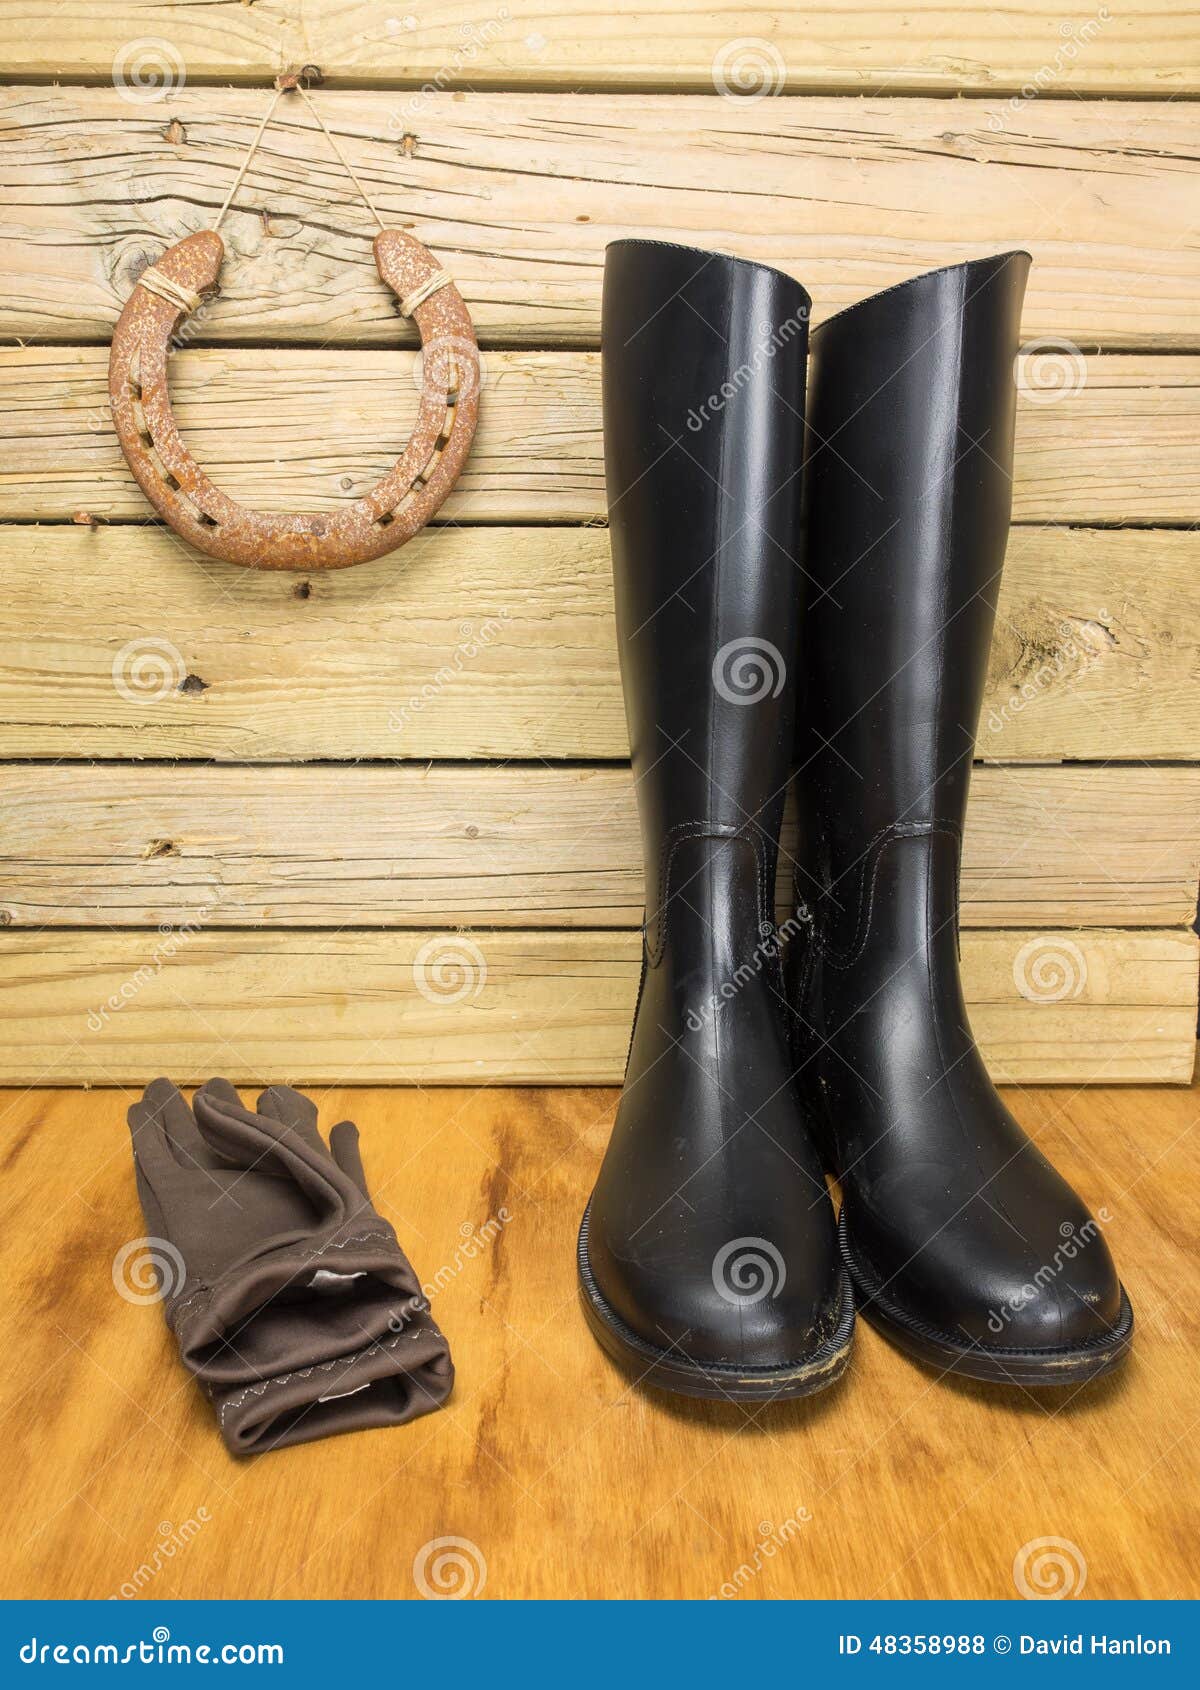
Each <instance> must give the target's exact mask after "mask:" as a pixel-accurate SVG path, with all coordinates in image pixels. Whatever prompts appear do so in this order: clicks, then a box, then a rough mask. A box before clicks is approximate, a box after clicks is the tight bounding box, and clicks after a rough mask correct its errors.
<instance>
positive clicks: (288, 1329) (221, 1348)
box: [129, 1079, 454, 1455]
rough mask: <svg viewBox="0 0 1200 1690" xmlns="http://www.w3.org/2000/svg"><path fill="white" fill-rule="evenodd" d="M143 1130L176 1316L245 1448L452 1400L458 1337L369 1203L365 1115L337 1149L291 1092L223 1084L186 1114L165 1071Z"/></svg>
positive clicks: (224, 1426)
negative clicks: (252, 1101) (361, 1143)
mask: <svg viewBox="0 0 1200 1690" xmlns="http://www.w3.org/2000/svg"><path fill="white" fill-rule="evenodd" d="M129 1126H130V1130H131V1132H132V1134H133V1158H134V1168H135V1171H136V1175H137V1186H138V1195H139V1197H140V1199H141V1204H142V1212H143V1214H144V1215H145V1218H146V1231H147V1233H148V1234H149V1235H150V1240H151V1245H152V1251H151V1254H152V1255H154V1256H159V1257H161V1258H162V1259H163V1260H164V1261H165V1263H166V1266H165V1267H163V1268H160V1269H159V1273H160V1279H161V1280H162V1281H163V1282H164V1283H163V1286H162V1288H163V1290H164V1292H165V1313H166V1317H167V1325H168V1326H169V1327H170V1328H171V1330H172V1331H173V1332H174V1334H175V1336H176V1338H177V1339H178V1341H179V1349H180V1353H181V1355H182V1357H183V1361H184V1364H185V1366H187V1367H188V1368H189V1369H190V1370H191V1372H192V1373H194V1374H195V1375H196V1377H197V1379H199V1380H200V1382H201V1384H202V1385H203V1387H204V1389H205V1390H206V1391H207V1392H208V1395H209V1396H210V1397H211V1398H212V1401H213V1405H214V1407H215V1409H216V1412H217V1420H218V1423H219V1425H220V1428H221V1434H222V1436H223V1437H224V1439H225V1443H226V1445H227V1446H228V1448H229V1449H230V1451H231V1452H232V1453H233V1454H234V1455H251V1454H257V1453H258V1452H259V1451H260V1450H266V1449H276V1448H279V1447H280V1446H281V1445H283V1444H296V1443H305V1442H307V1441H309V1440H310V1439H313V1438H323V1437H327V1436H329V1435H330V1434H332V1433H334V1432H347V1431H355V1430H358V1429H360V1428H363V1427H368V1426H398V1425H402V1424H403V1423H404V1422H405V1421H406V1420H414V1419H416V1417H417V1416H418V1415H420V1414H426V1413H428V1412H429V1411H430V1410H431V1409H434V1408H439V1407H440V1406H441V1405H442V1403H444V1402H445V1400H446V1398H447V1397H448V1396H449V1395H450V1391H451V1388H452V1387H453V1384H454V1368H453V1365H452V1363H451V1360H450V1351H449V1347H448V1346H447V1344H446V1340H445V1339H444V1338H443V1336H442V1334H441V1332H440V1331H439V1330H438V1328H437V1326H436V1325H435V1323H434V1320H433V1317H432V1315H431V1314H430V1312H429V1305H428V1302H427V1301H426V1299H425V1297H424V1295H423V1294H422V1291H421V1287H420V1283H419V1281H418V1280H417V1277H416V1275H415V1274H414V1273H413V1270H412V1268H411V1267H410V1266H409V1264H408V1261H407V1259H406V1257H405V1256H404V1253H403V1252H402V1250H401V1249H400V1245H399V1243H398V1242H397V1240H396V1234H395V1233H394V1232H393V1230H392V1228H391V1227H390V1226H389V1225H388V1223H387V1221H385V1220H384V1219H383V1217H382V1216H381V1215H380V1214H379V1213H378V1212H377V1211H376V1209H375V1207H374V1205H373V1204H372V1202H371V1198H370V1195H369V1193H368V1191H367V1182H366V1177H365V1175H364V1173H363V1165H362V1158H361V1156H360V1154H359V1149H358V1130H357V1128H356V1127H355V1126H354V1124H353V1123H352V1122H350V1121H342V1122H340V1123H339V1125H338V1126H336V1127H334V1128H333V1130H332V1132H331V1133H330V1135H329V1144H328V1146H326V1144H325V1141H324V1140H323V1139H322V1137H321V1135H320V1133H319V1132H318V1130H317V1110H316V1106H315V1105H314V1104H313V1103H312V1102H311V1101H310V1099H308V1098H307V1097H305V1096H303V1094H302V1093H300V1092H298V1091H293V1090H292V1089H291V1088H290V1087H289V1086H272V1087H271V1088H270V1089H269V1090H268V1091H265V1092H263V1094H262V1096H261V1097H260V1098H259V1100H258V1108H257V1111H253V1110H250V1109H247V1108H246V1107H245V1105H244V1104H243V1103H242V1101H241V1099H240V1098H239V1096H238V1094H237V1092H236V1091H235V1090H234V1088H233V1086H231V1085H230V1083H229V1081H228V1080H220V1079H214V1080H209V1081H207V1082H206V1084H205V1085H203V1086H201V1088H200V1090H199V1091H198V1092H197V1093H196V1096H195V1101H194V1104H193V1106H192V1107H191V1108H189V1107H188V1104H187V1102H186V1101H185V1099H184V1098H183V1097H182V1095H181V1094H180V1092H179V1090H178V1089H177V1088H176V1087H175V1086H173V1085H172V1084H171V1082H170V1081H169V1080H165V1079H162V1080H155V1081H154V1082H153V1083H152V1084H151V1085H150V1086H148V1087H147V1089H146V1092H145V1095H144V1096H143V1098H142V1100H141V1102H140V1103H135V1104H134V1105H133V1107H132V1108H131V1109H130V1111H129ZM155 1243H160V1244H165V1245H166V1246H168V1248H167V1250H166V1251H158V1252H156V1251H154V1250H153V1245H154V1244H155ZM172 1268H177V1269H178V1272H177V1273H174V1274H172V1272H171V1269H172ZM180 1281H181V1282H180Z"/></svg>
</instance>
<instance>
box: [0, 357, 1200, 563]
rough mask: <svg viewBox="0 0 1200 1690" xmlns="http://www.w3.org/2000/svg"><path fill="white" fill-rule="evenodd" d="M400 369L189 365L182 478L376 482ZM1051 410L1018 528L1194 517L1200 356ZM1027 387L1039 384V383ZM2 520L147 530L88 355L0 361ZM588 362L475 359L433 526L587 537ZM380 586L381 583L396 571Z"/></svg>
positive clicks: (1030, 395)
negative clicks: (530, 526) (469, 422)
mask: <svg viewBox="0 0 1200 1690" xmlns="http://www.w3.org/2000/svg"><path fill="white" fill-rule="evenodd" d="M413 363H414V359H413V355H412V354H410V353H406V352H389V353H382V352H344V351H343V352H338V351H321V352H314V351H307V350H296V349H291V350H278V349H275V350H265V349H254V348H239V349H237V350H236V351H227V350H218V349H197V350H193V351H185V352H182V353H180V354H179V355H178V356H177V357H176V358H175V359H174V361H173V364H172V397H173V400H174V408H175V413H176V415H177V417H178V419H179V423H180V427H181V428H182V430H183V432H184V435H185V437H186V438H187V440H188V443H189V444H190V446H191V447H192V450H193V451H194V452H195V454H196V457H197V458H198V460H199V461H200V462H201V463H202V464H203V465H204V467H205V468H206V469H207V470H208V472H209V473H210V474H211V475H212V477H213V479H214V480H215V481H216V482H217V484H218V485H219V486H221V487H223V488H224V490H225V491H226V492H227V493H229V494H231V495H232V496H233V497H234V498H236V499H239V500H241V502H242V503H243V504H247V505H251V506H255V507H257V508H260V509H265V510H272V511H290V510H336V509H337V508H338V507H339V506H341V505H344V504H345V502H346V501H347V500H348V499H355V498H359V497H361V495H362V494H363V493H365V492H366V491H368V490H369V489H370V488H371V487H372V486H373V485H374V483H375V482H376V481H377V480H378V479H379V477H380V476H381V475H383V474H384V473H385V471H386V470H388V469H390V468H391V466H392V463H393V462H394V460H395V458H396V456H397V454H398V453H399V452H400V451H401V450H402V448H403V446H404V443H405V440H406V438H407V430H408V428H409V426H410V425H411V423H412V421H413V419H414V418H415V414H416V404H417V392H416V387H415V385H414V382H413V380H412V371H413ZM1029 368H1030V370H1031V371H1032V372H1034V379H1043V378H1045V379H1048V378H1049V377H1051V376H1052V375H1053V374H1054V372H1055V370H1061V371H1063V373H1065V376H1066V381H1067V386H1066V388H1065V389H1064V390H1062V397H1061V398H1060V399H1059V400H1058V402H1056V403H1047V402H1045V400H1046V393H1045V390H1044V389H1042V388H1036V387H1027V388H1026V389H1025V390H1024V391H1020V390H1019V402H1018V416H1017V454H1016V465H1015V483H1014V505H1013V511H1014V516H1015V519H1016V520H1017V521H1018V522H1056V523H1075V524H1084V523H1105V524H1118V523H1172V524H1173V523H1189V522H1191V521H1192V520H1193V518H1194V516H1195V512H1196V510H1197V508H1200V357H1157V356H1149V355H1147V356H1137V355H1125V356H1120V355H1118V356H1112V357H1105V356H1096V357H1093V358H1089V359H1086V360H1082V361H1081V362H1080V363H1079V364H1078V366H1075V365H1072V364H1071V363H1070V361H1068V364H1067V365H1066V366H1065V369H1064V367H1063V366H1061V365H1060V364H1058V363H1057V361H1056V359H1055V357H1054V355H1053V354H1050V355H1048V357H1047V358H1046V359H1044V360H1038V359H1035V360H1033V361H1032V363H1031V364H1030V365H1029ZM1038 372H1041V377H1039V376H1038ZM0 411H2V412H3V414H4V416H5V418H6V427H5V431H4V437H3V440H2V442H0V517H3V518H5V519H7V520H9V521H35V522H36V521H46V520H52V521H53V520H65V519H69V518H70V517H71V516H72V515H73V514H74V513H75V512H76V511H79V510H88V511H91V512H93V513H94V514H96V515H100V516H106V517H109V518H111V519H114V520H126V519H131V520H134V521H137V522H142V521H145V519H146V518H147V516H149V515H151V514H152V513H151V510H150V506H149V505H148V504H147V503H146V500H145V499H144V497H143V496H142V493H141V491H140V490H139V488H138V486H137V484H136V482H135V481H134V479H133V477H132V475H131V474H130V472H129V470H128V468H127V466H126V464H125V461H124V459H123V458H122V456H121V451H120V447H119V446H118V444H117V438H116V434H115V432H114V430H113V427H112V423H111V419H110V415H109V409H108V353H107V350H106V349H104V348H101V347H26V348H8V349H4V350H0ZM604 510H605V501H604V456H603V441H602V429H601V408H600V359H599V357H598V355H597V354H595V353H570V352H558V353H547V352H541V353H538V352H488V353H485V355H484V392H483V396H482V401H481V405H480V424H479V432H478V434H477V436H476V439H475V444H474V447H473V450H472V453H471V457H470V459H469V461H468V463H467V466H466V469H465V471H464V473H463V475H462V477H461V479H460V481H459V483H458V486H457V488H456V489H455V491H454V492H453V493H452V494H451V495H450V498H449V499H448V500H447V502H446V504H445V505H444V506H443V508H442V512H441V520H443V521H456V522H550V521H553V522H578V521H591V520H595V519H598V518H602V517H603V515H604ZM393 567H394V566H393Z"/></svg>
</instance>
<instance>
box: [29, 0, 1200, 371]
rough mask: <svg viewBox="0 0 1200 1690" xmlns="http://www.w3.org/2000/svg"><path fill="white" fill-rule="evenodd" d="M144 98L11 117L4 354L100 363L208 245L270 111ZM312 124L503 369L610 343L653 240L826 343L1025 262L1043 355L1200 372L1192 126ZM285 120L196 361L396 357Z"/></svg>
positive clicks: (372, 105) (665, 118) (901, 113)
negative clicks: (174, 257) (1118, 354)
mask: <svg viewBox="0 0 1200 1690" xmlns="http://www.w3.org/2000/svg"><path fill="white" fill-rule="evenodd" d="M206 19H207V10H206ZM595 21H596V25H597V27H604V28H608V27H609V23H608V18H607V15H606V14H604V13H602V12H597V13H596V15H595ZM204 27H205V28H206V29H208V28H211V24H210V23H209V22H207V21H206V23H205V25H204ZM802 27H807V15H805V17H804V19H803V22H802ZM167 34H168V39H169V37H170V32H169V31H168V32H167ZM613 40H614V46H616V45H617V44H618V43H619V40H620V38H619V36H616V35H614V37H613ZM1170 62H1173V63H1175V64H1179V63H1181V62H1182V61H1180V60H1179V59H1175V60H1173V61H1170ZM131 92H132V90H131V89H129V88H124V89H113V88H83V89H80V88H61V87H59V88H54V89H52V90H45V89H39V88H31V87H18V88H10V89H8V90H7V91H3V92H0V122H2V123H3V127H4V129H5V130H6V131H7V139H6V142H5V159H6V164H7V170H6V172H5V176H4V182H5V188H4V199H5V211H4V218H3V224H2V227H3V238H2V241H0V334H2V335H4V336H5V337H21V338H26V339H42V340H53V339H73V338H87V337H107V336H108V335H109V334H110V333H111V330H112V325H113V322H114V321H115V318H116V316H117V313H118V311H119V310H120V308H121V305H122V304H123V302H124V300H125V298H126V297H127V295H128V293H129V291H130V289H131V288H132V287H133V285H134V283H135V281H136V278H137V276H138V274H139V273H140V270H141V268H142V267H143V266H144V265H145V264H146V263H147V262H150V261H152V260H153V259H154V258H156V257H157V256H158V255H159V254H160V253H161V252H162V250H163V249H164V247H166V246H169V245H172V244H173V243H174V242H176V241H178V240H179V239H180V238H181V237H182V236H183V235H185V234H188V233H190V232H191V231H193V230H194V229H199V228H204V227H206V226H208V225H209V224H211V222H212V220H213V219H214V218H215V216H216V213H217V209H218V207H219V206H220V205H221V203H222V201H223V200H224V198H225V195H226V192H227V190H228V189H229V188H230V186H231V185H232V183H233V180H234V176H235V174H236V172H237V170H238V168H239V166H240V163H241V161H242V159H243V157H244V155H245V153H246V150H247V148H248V146H249V143H250V141H251V139H252V136H253V134H254V131H255V129H256V127H257V124H258V121H259V119H260V118H261V117H262V115H263V114H264V113H265V110H266V105H267V101H268V99H269V97H270V95H269V92H268V90H266V89H265V88H264V89H258V90H249V89H243V90H236V89H229V88H222V89H208V88H183V89H176V90H175V91H173V92H172V93H171V94H170V96H169V97H168V98H165V99H163V100H161V101H158V102H152V103H149V104H146V103H141V102H139V101H136V100H133V99H130V98H129V97H128V96H129V95H130V93H131ZM319 98H320V100H321V110H322V113H323V115H324V117H325V119H326V121H327V122H328V124H329V125H330V126H331V128H332V129H333V130H334V131H335V132H336V133H337V134H338V135H339V137H340V138H341V140H342V142H343V144H344V146H345V148H346V149H348V152H349V156H350V157H351V161H352V163H353V164H354V166H355V168H356V170H357V171H358V172H359V174H360V176H361V177H362V179H363V181H364V182H365V184H366V186H367V188H368V190H369V191H370V193H371V194H372V196H373V197H374V199H375V200H376V203H377V204H378V205H379V208H380V211H381V214H382V216H383V217H384V219H385V221H391V222H393V223H398V224H402V225H404V226H405V227H409V228H413V229H415V230H416V232H417V233H418V234H419V235H420V236H421V238H422V239H423V240H425V241H427V242H428V244H429V245H430V246H431V247H432V248H433V249H434V250H435V251H436V252H437V254H438V255H439V257H440V258H441V259H442V260H443V262H444V263H445V264H446V265H447V267H448V268H449V269H451V270H452V271H453V272H454V275H455V277H456V278H457V280H458V282H459V284H460V286H461V287H462V290H463V293H464V295H465V297H466V300H467V303H468V305H469V306H470V308H471V311H472V313H473V315H474V318H475V321H476V324H477V326H478V328H479V330H480V333H481V335H482V336H483V337H484V338H485V340H487V341H489V342H500V343H523V344H532V345H535V346H544V345H547V344H565V343H572V344H580V345H592V346H594V345H596V344H597V341H598V335H599V311H600V286H601V277H602V272H603V261H604V248H605V245H606V244H607V243H608V242H609V241H610V240H613V239H616V238H618V237H621V236H628V235H648V236H653V237H655V238H660V239H666V240H673V241H681V242H683V243H685V244H688V245H693V246H699V247H704V248H714V247H715V248H719V249H722V250H728V251H731V252H736V253H740V254H742V255H744V256H746V257H750V258H757V259H761V260H762V261H764V262H765V263H769V264H776V265H778V266H780V267H781V268H782V269H784V270H787V271H790V272H792V273H793V274H795V275H796V276H798V277H799V278H800V279H801V280H802V281H803V282H804V284H805V286H806V287H807V288H808V289H809V291H810V293H811V294H812V297H813V300H814V303H815V309H814V316H815V318H816V319H817V320H820V319H821V318H823V317H824V316H826V315H828V314H829V313H830V312H831V311H834V310H836V309H838V308H840V307H841V306H843V305H847V304H850V303H851V302H853V301H854V300H856V299H860V298H862V297H863V296H865V295H867V294H869V293H872V292H874V291H875V290H876V289H878V288H883V287H887V286H888V285H890V284H891V283H894V282H897V281H901V280H903V279H904V278H905V277H908V276H912V275H916V274H917V273H918V272H920V271H922V270H926V269H930V268H932V267H934V266H937V265H940V264H946V263H952V262H955V261H957V260H959V259H964V258H970V257H979V256H982V255H984V254H986V253H991V252H996V251H1002V250H1004V249H1005V248H1006V247H1016V246H1025V247H1028V249H1029V250H1030V251H1031V252H1032V254H1033V258H1034V265H1033V272H1032V275H1031V278H1030V282H1029V289H1028V294H1027V299H1026V309H1025V316H1024V333H1025V335H1026V336H1029V337H1038V336H1044V335H1065V336H1067V337H1069V338H1070V339H1071V340H1073V341H1075V342H1078V343H1079V344H1080V345H1083V346H1106V347H1109V348H1122V347H1124V348H1142V349H1145V350H1153V349H1156V348H1159V349H1166V348H1183V347H1191V348H1195V347H1196V345H1197V340H1198V334H1197V326H1196V315H1195V298H1196V291H1197V285H1198V283H1200V249H1198V248H1197V246H1196V244H1195V243H1194V242H1191V241H1189V240H1187V239H1186V238H1184V233H1183V232H1185V231H1186V230H1187V229H1188V228H1190V227H1191V224H1192V221H1193V219H1194V207H1195V204H1196V201H1197V196H1198V194H1200V155H1198V154H1197V149H1196V144H1195V120H1194V117H1193V115H1192V112H1191V109H1190V108H1189V106H1188V105H1187V104H1186V103H1184V102H1179V103H1174V104H1173V103H1171V102H1170V101H1167V100H1164V101H1147V102H1139V103H1137V104H1136V105H1133V106H1124V105H1120V106H1114V105H1112V104H1109V103H1107V102H1104V101H1081V100H1077V99H1071V98H1067V99H1047V98H1040V99H1033V100H1026V101H1023V102H1022V101H1018V102H1017V103H1016V105H1015V106H1014V105H1013V103H1012V102H1011V101H1005V100H983V99H979V100H976V99H972V100H963V101H954V102H949V101H946V100H944V99H893V98H879V97H873V98H867V99H853V100H846V99H830V98H823V97H819V96H815V97H811V98H803V99H792V98H783V99H766V100H761V101H759V102H757V103H755V104H752V105H750V106H747V105H746V104H744V103H743V102H742V101H740V100H737V99H731V98H723V97H721V96H720V95H717V94H711V95H708V96H694V97H692V96H688V97H680V96H649V95H624V96H622V95H596V94H528V93H496V94H491V93H471V94H467V93H439V92H436V91H435V92H430V93H425V92H418V93H416V94H414V95H413V96H410V97H407V98H406V97H405V96H403V95H397V94H395V93H389V92H381V91H373V92H356V93H337V92H326V93H323V94H321V95H320V96H319ZM280 115H281V121H280V122H279V124H277V125H275V126H273V127H272V128H271V129H270V130H269V131H268V132H267V134H266V136H265V138H264V141H263V144H262V147H261V149H260V150H259V152H258V154H257V155H256V157H255V159H254V162H253V164H252V166H251V168H250V171H249V174H248V176H247V178H246V181H245V183H244V184H243V185H242V187H241V188H240V189H239V192H238V195H237V204H236V206H235V207H234V208H233V209H232V210H231V212H230V214H229V217H228V219H227V221H226V222H225V223H224V224H223V225H222V236H223V238H224V239H225V241H226V244H227V247H228V254H229V256H228V258H227V260H226V265H225V271H224V274H223V275H222V278H221V285H222V292H221V297H220V298H219V299H218V300H216V301H215V302H213V303H212V304H210V305H208V306H206V307H205V309H204V311H203V313H202V314H201V315H200V316H199V317H197V318H193V319H192V321H191V322H190V323H189V325H188V338H189V339H194V338H195V337H196V336H201V337H203V339H204V340H208V341H221V340H241V341H246V340H249V341H252V342H262V341H264V340H269V341H278V340H281V339H304V340H311V341H313V342H317V343H320V344H328V343H330V342H335V341H342V342H356V341H357V342H361V341H362V340H363V339H364V338H367V339H373V340H375V341H377V342H379V343H381V344H384V345H387V344H391V343H393V342H394V341H395V340H396V339H397V338H398V336H399V335H400V332H401V331H400V327H399V324H398V321H397V317H396V314H395V308H394V307H395V302H394V300H393V299H392V297H391V295H390V294H389V293H388V291H387V289H386V288H385V287H384V286H383V284H382V283H381V282H380V280H379V278H378V275H377V273H376V271H375V267H374V263H373V259H372V256H371V248H370V239H369V237H370V236H371V235H372V234H373V233H374V225H373V224H372V222H371V220H370V218H369V215H368V213H367V212H366V211H365V209H364V207H363V205H362V203H361V201H360V200H359V198H358V196H357V194H356V192H355V189H354V187H353V185H352V184H351V183H350V182H349V181H348V179H347V177H346V174H345V172H344V171H343V169H342V167H341V166H340V165H339V164H338V162H337V161H336V159H334V158H333V156H332V155H331V152H330V150H329V147H328V144H327V142H326V141H325V138H324V137H323V136H322V135H321V134H320V133H319V132H318V131H317V129H316V128H315V126H314V124H313V121H312V119H311V116H310V114H309V113H308V112H307V110H305V109H304V108H303V107H299V106H296V107H285V108H284V109H283V110H282V112H281V114H280Z"/></svg>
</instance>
